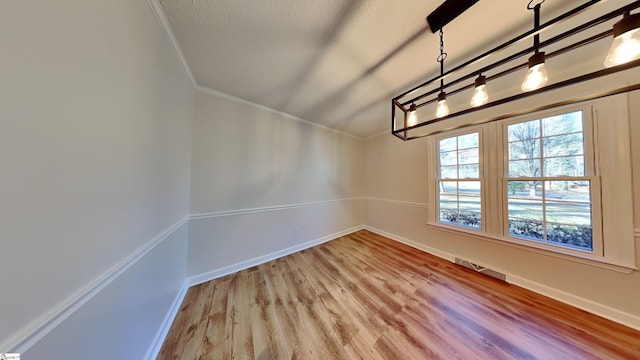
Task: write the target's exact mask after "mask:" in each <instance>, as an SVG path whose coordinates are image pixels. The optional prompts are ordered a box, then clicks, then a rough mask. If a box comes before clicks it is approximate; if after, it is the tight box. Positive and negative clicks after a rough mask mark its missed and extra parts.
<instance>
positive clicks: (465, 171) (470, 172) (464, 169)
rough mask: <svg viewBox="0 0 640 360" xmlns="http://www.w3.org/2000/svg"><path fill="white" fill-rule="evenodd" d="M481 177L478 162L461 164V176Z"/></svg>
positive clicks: (463, 177)
mask: <svg viewBox="0 0 640 360" xmlns="http://www.w3.org/2000/svg"><path fill="white" fill-rule="evenodd" d="M479 177H480V166H479V165H478V164H475V165H461V166H460V178H461V179H465V178H474V179H477V178H479Z"/></svg>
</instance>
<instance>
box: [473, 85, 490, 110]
mask: <svg viewBox="0 0 640 360" xmlns="http://www.w3.org/2000/svg"><path fill="white" fill-rule="evenodd" d="M488 101H489V93H487V86H486V85H484V84H482V85H478V86H476V88H475V90H473V96H472V97H471V106H472V107H478V106H481V105H484V104H486V103H487V102H488Z"/></svg>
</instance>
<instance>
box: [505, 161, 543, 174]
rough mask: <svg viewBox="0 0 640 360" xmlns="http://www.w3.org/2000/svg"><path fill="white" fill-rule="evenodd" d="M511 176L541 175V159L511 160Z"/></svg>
mask: <svg viewBox="0 0 640 360" xmlns="http://www.w3.org/2000/svg"><path fill="white" fill-rule="evenodd" d="M509 176H510V177H518V176H526V177H537V176H540V159H529V160H517V161H509Z"/></svg>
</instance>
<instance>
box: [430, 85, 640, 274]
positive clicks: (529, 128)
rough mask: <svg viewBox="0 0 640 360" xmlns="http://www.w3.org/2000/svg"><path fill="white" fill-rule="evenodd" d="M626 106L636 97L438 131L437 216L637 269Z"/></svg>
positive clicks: (447, 223)
mask: <svg viewBox="0 0 640 360" xmlns="http://www.w3.org/2000/svg"><path fill="white" fill-rule="evenodd" d="M619 109H626V98H624V97H613V98H609V99H603V100H601V101H597V102H593V103H590V104H586V105H579V106H575V105H574V106H570V107H565V108H563V109H560V110H553V111H549V112H545V113H540V114H531V115H527V116H523V117H519V118H515V119H506V120H499V121H494V122H490V123H486V124H481V125H474V126H471V127H465V128H463V129H461V130H451V131H443V132H440V133H438V134H437V135H433V136H429V137H428V140H427V143H428V151H429V153H430V154H431V156H430V157H429V178H428V179H429V180H428V181H429V184H428V186H429V192H428V198H429V204H430V206H429V212H428V216H429V218H428V224H429V225H430V226H435V227H437V228H438V229H442V230H445V231H449V232H451V231H453V232H455V233H458V234H460V233H465V234H467V236H470V237H473V238H477V239H482V240H490V241H499V242H500V243H502V244H508V245H510V246H516V247H520V248H522V249H528V250H532V251H542V252H545V253H551V254H560V255H561V256H565V257H566V256H567V255H568V256H569V257H566V258H568V259H572V260H576V261H582V259H588V260H596V261H595V262H587V263H589V264H598V265H599V266H604V265H602V264H605V263H606V264H612V265H615V266H620V267H623V268H625V269H630V268H635V266H636V265H635V250H634V249H635V240H634V229H633V215H632V214H633V203H632V200H631V197H630V196H628V194H630V193H631V191H632V190H631V172H630V168H631V165H630V162H631V157H630V141H629V124H628V113H623V112H621V111H619ZM599 114H600V115H599ZM599 116H600V117H603V119H598V117H599ZM599 159H606V161H599ZM560 255H559V256H560ZM613 268H615V267H613Z"/></svg>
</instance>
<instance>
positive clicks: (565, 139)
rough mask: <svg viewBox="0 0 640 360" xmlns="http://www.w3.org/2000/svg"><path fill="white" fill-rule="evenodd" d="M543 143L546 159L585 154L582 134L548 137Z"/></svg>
mask: <svg viewBox="0 0 640 360" xmlns="http://www.w3.org/2000/svg"><path fill="white" fill-rule="evenodd" d="M543 141H544V150H543V156H544V157H554V156H567V155H582V154H584V142H583V140H582V133H577V134H567V135H559V136H551V137H546V138H544V140H543Z"/></svg>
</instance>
